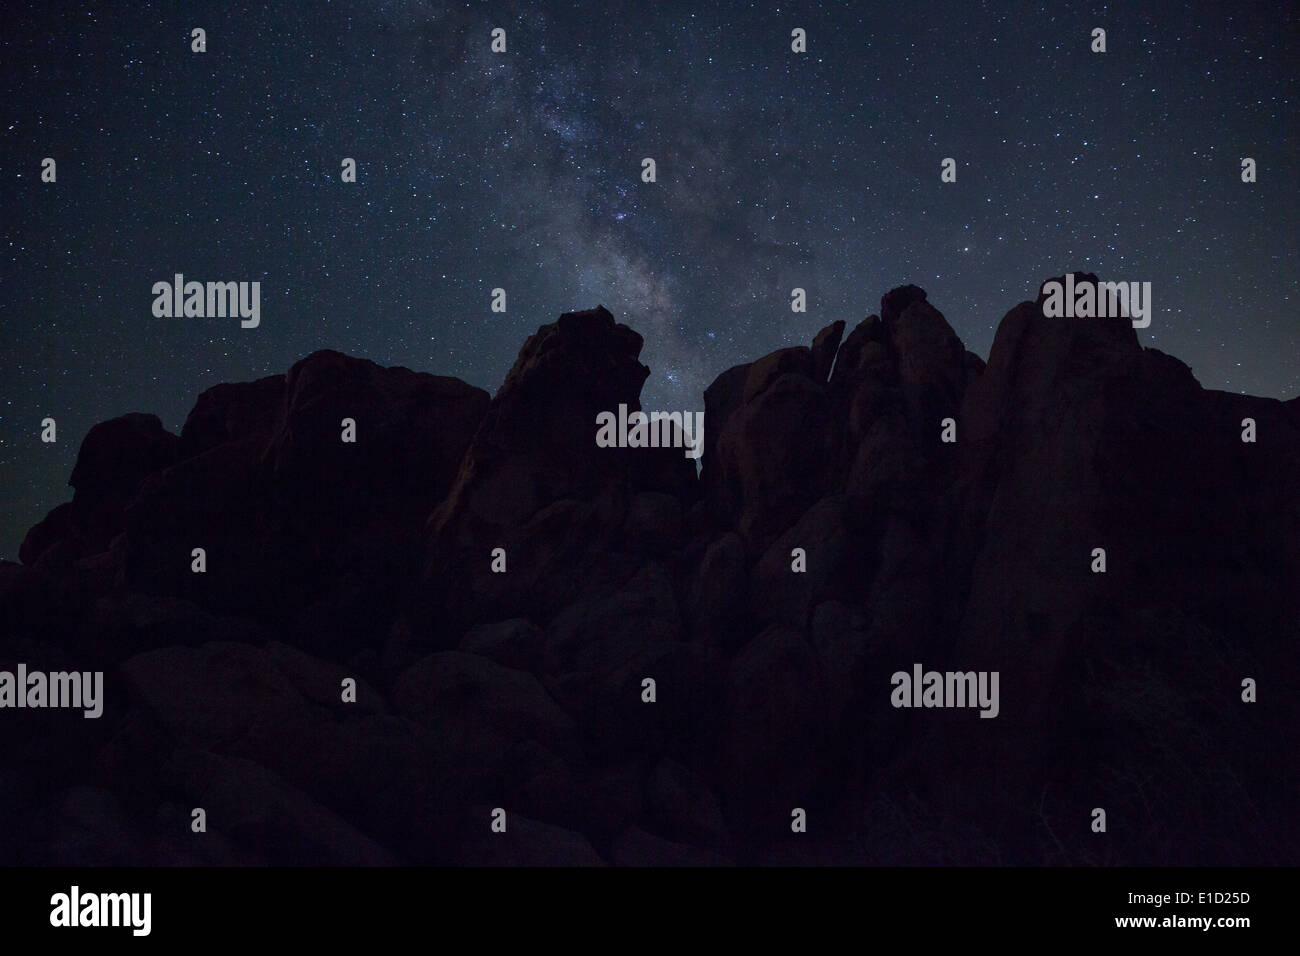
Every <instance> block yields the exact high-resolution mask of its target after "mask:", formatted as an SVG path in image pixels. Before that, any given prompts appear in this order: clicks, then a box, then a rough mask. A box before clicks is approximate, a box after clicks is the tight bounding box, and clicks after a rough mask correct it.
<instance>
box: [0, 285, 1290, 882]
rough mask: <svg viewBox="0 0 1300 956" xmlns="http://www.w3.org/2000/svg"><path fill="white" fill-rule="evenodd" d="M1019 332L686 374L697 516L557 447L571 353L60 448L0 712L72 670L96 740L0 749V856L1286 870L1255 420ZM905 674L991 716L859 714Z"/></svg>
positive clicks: (17, 597)
mask: <svg viewBox="0 0 1300 956" xmlns="http://www.w3.org/2000/svg"><path fill="white" fill-rule="evenodd" d="M1075 281H1076V282H1086V281H1096V277H1095V276H1091V275H1090V274H1082V273H1081V274H1076V280H1075ZM1042 304H1043V296H1042V294H1041V292H1040V295H1039V297H1038V299H1037V301H1026V302H1022V303H1020V304H1019V305H1017V306H1015V307H1014V308H1012V309H1011V310H1010V311H1009V312H1008V313H1007V315H1006V316H1005V317H1004V318H1003V320H1002V322H1001V324H1000V325H999V327H998V330H997V333H996V335H995V337H994V341H993V346H992V349H991V352H990V354H989V359H988V362H987V364H986V363H984V362H983V361H982V360H981V359H980V358H979V357H978V356H975V355H974V354H972V353H971V352H969V351H967V350H966V349H965V348H964V347H963V345H962V343H961V342H960V340H959V339H958V337H957V336H956V334H955V333H954V332H953V330H952V328H951V327H950V326H949V324H948V322H947V321H946V319H945V318H944V317H943V315H942V314H941V313H940V312H939V311H938V310H937V309H936V308H935V307H934V306H933V305H932V304H931V303H930V302H929V301H928V300H927V298H926V294H925V292H924V291H923V290H922V289H920V288H918V287H916V286H903V287H900V288H896V289H892V290H890V291H889V292H887V293H886V294H885V295H884V296H883V298H882V300H881V306H880V314H879V316H875V315H872V316H869V317H868V318H866V319H865V320H863V321H862V322H860V323H858V324H857V325H856V326H855V327H853V328H852V329H851V330H848V334H847V335H845V331H846V327H845V325H844V323H843V322H840V321H837V322H835V323H832V324H831V325H829V326H827V327H826V328H823V329H822V330H821V331H820V332H818V333H817V334H816V336H815V338H814V339H813V341H812V345H811V346H810V347H803V346H800V347H795V348H786V349H780V350H778V351H776V352H773V353H771V354H769V355H767V356H759V357H756V358H755V360H754V361H752V362H749V363H746V364H743V365H738V366H735V367H733V368H731V369H729V370H727V371H725V372H723V373H722V374H721V375H719V376H718V378H717V379H716V380H715V381H714V382H713V383H712V384H711V385H710V386H709V387H708V389H707V390H706V391H705V393H704V396H703V404H704V411H705V424H706V428H705V432H704V436H703V442H702V448H703V460H702V462H701V463H700V466H701V470H700V472H699V476H698V478H697V476H696V470H695V464H696V463H695V462H694V461H692V460H691V459H689V458H687V457H686V456H685V455H684V454H683V449H681V448H602V447H599V446H598V445H597V444H596V440H595V437H596V429H597V421H596V419H597V415H599V414H600V413H602V412H611V413H614V414H615V415H616V416H617V415H618V411H619V406H620V405H623V406H625V407H626V409H627V411H629V412H632V411H636V410H639V409H640V390H641V386H642V384H643V382H644V380H645V378H646V376H647V374H648V369H647V368H646V366H645V365H643V364H641V362H640V361H639V356H640V350H641V344H642V343H641V338H640V336H639V335H637V334H636V333H635V332H633V331H632V330H631V329H629V328H627V327H626V326H624V325H620V324H618V323H616V322H615V321H614V318H613V316H612V315H611V314H610V313H609V312H608V311H606V310H605V309H603V308H597V309H594V310H590V311H586V312H573V313H566V314H565V315H563V316H561V317H560V319H559V320H558V321H557V322H555V323H553V324H550V325H545V326H542V327H541V328H539V329H538V331H537V332H536V333H535V334H534V335H532V336H530V337H529V339H528V340H527V342H526V343H525V344H524V346H523V348H522V349H521V351H520V353H519V357H518V359H517V361H516V362H515V364H514V367H513V368H512V369H511V371H510V373H509V374H508V375H507V377H506V379H505V381H504V382H503V383H502V385H501V388H500V389H499V390H498V392H497V394H496V395H495V397H492V398H489V396H488V394H487V393H486V392H484V391H482V390H480V389H476V388H473V387H471V386H469V385H466V384H465V383H462V382H459V381H457V380H455V379H449V378H442V377H438V376H433V375H425V374H422V373H416V372H412V371H410V370H408V369H404V368H387V369H386V368H381V367H380V366H378V365H375V364H374V363H372V362H368V361H364V360H361V359H355V358H350V357H347V356H344V355H341V354H339V353H337V352H331V351H323V352H317V353H314V354H312V355H310V356H308V357H307V358H305V359H303V360H302V361H301V362H299V363H297V364H296V365H294V367H293V368H292V369H290V370H289V372H288V373H287V374H286V375H283V376H280V375H276V376H270V377H267V378H263V379H260V380H258V381H255V382H249V383H233V384H223V385H219V386H217V387H215V388H211V389H208V390H207V391H205V392H204V393H203V394H202V395H200V396H199V399H198V401H197V402H196V404H195V407H194V409H193V411H192V412H191V413H190V416H189V418H188V419H187V420H186V423H185V427H184V428H183V429H182V432H181V436H180V438H179V439H177V438H176V437H175V436H172V435H169V434H168V433H167V432H166V431H164V430H163V429H162V426H161V423H160V422H159V420H158V419H156V418H154V417H153V416H145V415H128V416H124V417H122V418H118V419H113V420H112V421H109V422H105V423H104V424H102V425H98V426H96V427H95V428H94V429H92V430H91V432H90V433H89V434H88V435H87V437H86V440H85V441H84V442H83V444H82V448H81V453H80V455H79V457H78V461H77V466H76V469H75V470H74V473H73V481H72V484H73V485H74V487H75V489H76V493H75V496H74V498H73V500H72V501H70V502H67V503H65V504H62V505H59V506H58V507H56V508H55V509H53V510H52V511H51V512H50V514H49V515H48V516H47V517H46V518H45V520H44V521H42V522H41V523H39V524H38V525H36V526H35V527H34V528H32V529H31V531H30V532H29V533H28V535H27V538H26V539H25V541H24V543H23V547H22V551H21V558H22V562H23V563H22V564H21V565H18V564H11V563H8V562H0V669H3V668H6V667H13V666H16V664H17V663H18V662H24V663H26V664H27V665H28V666H30V667H41V668H45V669H47V670H55V669H79V670H84V669H87V668H95V669H102V670H103V671H104V672H105V687H106V690H105V708H104V716H103V717H102V718H101V719H99V720H95V721H88V720H83V719H82V718H81V717H80V716H79V715H77V714H75V713H74V714H68V713H64V712H55V711H48V710H23V711H17V710H14V711H6V714H7V716H6V717H5V719H4V721H2V722H0V816H3V817H4V819H5V820H6V821H9V823H8V824H7V826H6V827H3V828H0V857H3V858H4V859H6V860H13V861H17V862H20V863H35V864H48V863H54V864H62V865H121V864H129V865H156V864H177V863H179V864H186V865H205V864H218V865H250V864H251V865H257V864H266V863H271V864H283V863H316V864H387V863H393V862H404V863H469V864H516V865H518V864H533V865H548V864H592V865H598V864H601V863H605V862H612V863H615V864H630V865H715V864H725V863H729V862H733V861H734V862H736V863H740V864H752V863H759V864H764V863H768V864H783V863H864V862H884V863H891V864H899V863H926V864H953V863H958V864H977V863H1031V864H1042V863H1048V864H1124V865H1130V864H1138V865H1142V864H1184V863H1186V864H1206V863H1222V864H1229V865H1232V864H1240V863H1281V864H1291V865H1294V864H1295V863H1297V862H1300V839H1298V838H1297V836H1296V832H1295V828H1294V826H1293V822H1294V821H1293V820H1292V816H1293V815H1294V806H1293V805H1294V799H1293V798H1294V794H1293V793H1292V788H1291V783H1290V781H1292V780H1293V779H1294V778H1295V777H1296V772H1297V767H1296V762H1297V754H1300V698H1297V697H1296V695H1294V694H1289V693H1287V692H1286V688H1289V687H1293V686H1295V685H1296V684H1297V683H1300V662H1297V658H1296V655H1295V653H1294V648H1295V646H1296V641H1297V639H1300V399H1295V400H1292V401H1289V402H1279V401H1274V400H1271V399H1262V398H1251V397H1246V396H1240V395H1231V394H1227V393H1223V392H1213V391H1207V390H1205V389H1203V388H1201V386H1200V385H1199V384H1198V383H1197V382H1196V380H1195V378H1194V377H1193V375H1192V372H1191V370H1190V369H1189V368H1188V367H1187V366H1186V365H1184V364H1183V363H1181V362H1179V361H1178V360H1177V359H1175V358H1173V357H1171V356H1168V355H1166V354H1164V353H1162V352H1159V351H1157V350H1155V349H1151V348H1143V347H1142V346H1141V344H1140V342H1139V340H1138V338H1137V335H1136V333H1135V331H1134V329H1133V328H1132V323H1131V321H1130V320H1128V319H1123V318H1093V319H1088V318H1047V317H1045V316H1044V315H1043V314H1042ZM345 419H350V420H351V422H352V423H353V424H354V425H355V438H356V441H355V442H352V441H344V440H343V434H344V429H345V427H351V426H349V425H345V422H344V420H345ZM1247 420H1249V421H1247ZM1248 426H1249V427H1250V428H1252V429H1253V437H1254V440H1253V441H1243V440H1242V435H1243V430H1244V429H1246V428H1247V427H1248ZM196 548H202V549H203V551H204V560H205V562H206V566H205V568H204V570H202V571H201V572H198V571H196V570H193V568H194V567H196V563H195V562H196V560H197V559H196V558H195V557H194V549H196ZM496 549H500V550H499V551H498V550H496ZM1094 549H1105V561H1106V565H1105V571H1104V573H1103V572H1101V571H1100V570H1099V569H1098V565H1097V561H1098V557H1097V555H1098V553H1099V552H1096V551H1095V550H1094ZM917 664H920V665H921V666H923V667H924V668H925V669H926V670H930V669H934V670H939V671H950V670H952V671H962V672H964V671H996V672H997V673H998V674H999V683H1000V699H999V703H998V713H997V716H996V718H994V719H984V718H981V717H980V715H979V708H977V707H963V708H920V709H916V708H899V707H896V706H894V702H893V690H894V686H893V684H894V682H893V680H892V677H893V675H894V673H895V672H897V671H903V672H905V673H909V674H910V673H911V671H912V668H913V666H914V665H917ZM1246 678H1251V679H1254V680H1257V681H1258V682H1259V690H1258V693H1259V703H1246V702H1245V701H1243V699H1242V696H1241V695H1242V689H1243V683H1242V682H1243V680H1245V679H1246ZM350 681H355V682H356V696H355V700H353V699H351V698H350V697H346V698H345V696H344V693H343V691H344V688H345V687H350V686H351V685H350V684H349V683H348V682H350ZM70 718H71V719H70ZM199 805H201V806H204V807H205V808H206V809H207V811H208V814H209V827H210V832H209V833H208V834H207V836H206V839H205V840H203V841H199V842H198V843H196V842H195V841H187V840H186V839H185V836H186V834H187V833H188V826H189V818H188V814H189V809H190V808H191V807H193V806H199ZM1096 806H1103V807H1105V808H1106V809H1107V812H1108V813H1109V814H1111V818H1112V820H1121V821H1123V825H1122V826H1115V827H1114V828H1113V829H1112V830H1110V831H1108V833H1107V836H1106V840H1105V841H1104V843H1103V842H1102V841H1098V840H1096V839H1091V838H1092V837H1095V834H1092V833H1091V831H1090V830H1089V828H1088V826H1087V823H1088V819H1089V814H1090V812H1091V810H1092V808H1093V807H1096ZM796 807H798V808H803V809H805V810H806V811H807V812H808V817H809V821H810V822H809V832H808V834H806V835H805V834H795V833H791V832H790V830H789V823H790V820H791V812H792V810H793V809H794V808H796ZM496 808H502V809H504V810H505V811H506V814H507V821H508V822H507V831H506V832H505V833H494V832H492V830H491V829H490V826H491V821H492V814H493V810H494V809H496Z"/></svg>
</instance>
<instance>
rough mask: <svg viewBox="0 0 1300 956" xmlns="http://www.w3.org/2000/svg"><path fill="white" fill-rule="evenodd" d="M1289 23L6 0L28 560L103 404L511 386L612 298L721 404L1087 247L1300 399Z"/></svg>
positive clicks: (630, 7) (1017, 283) (13, 337)
mask: <svg viewBox="0 0 1300 956" xmlns="http://www.w3.org/2000/svg"><path fill="white" fill-rule="evenodd" d="M119 7H120V8H123V9H117V8H119ZM1298 20H1300V18H1297V17H1295V16H1294V15H1293V14H1289V13H1288V9H1287V5H1286V4H1282V3H1276V4H1275V3H1249V2H1235V0H1234V2H1222V3H1200V4H1190V5H1188V4H1182V3H1137V2H1135V3H1122V4H1114V5H1108V4H1092V3H1063V2H1046V3H1028V2H1007V3H986V2H976V0H934V2H930V0H926V2H917V3H898V2H893V0H891V2H887V3H865V2H855V3H845V2H840V0H835V2H826V3H779V2H763V3H733V2H726V0H717V2H709V3H704V2H701V3H684V2H672V0H663V2H659V0H656V2H648V3H642V4H633V3H630V2H629V3H614V4H610V3H605V2H587V0H584V2H580V3H574V2H557V0H551V2H540V3H527V2H518V0H515V2H508V0H501V2H471V3H465V2H459V3H444V2H440V0H366V2H362V0H357V2H344V0H333V2H329V0H313V2H310V3H285V4H270V5H267V7H263V6H262V5H253V4H244V3H234V2H232V3H220V4H216V3H212V4H185V5H180V4H173V3H157V2H153V3H150V2H138V3H136V2H133V3H131V4H90V5H85V4H77V3H60V4H50V3H46V2H40V3H30V4H15V3H13V2H11V3H9V4H6V10H5V21H4V24H3V26H0V82H2V83H3V89H4V94H5V95H4V100H3V104H2V105H0V182H2V183H3V190H2V193H0V253H3V255H2V256H0V356H3V365H2V366H0V369H2V371H0V496H2V497H3V499H4V504H3V505H2V506H0V558H5V559H9V560H16V557H17V552H18V545H19V543H20V542H21V540H22V536H23V534H24V532H25V530H26V528H27V527H29V526H30V525H32V524H33V523H35V522H36V521H38V520H39V519H40V518H41V517H42V516H43V515H44V513H45V512H46V511H47V510H48V509H49V508H51V507H53V506H54V505H56V504H58V503H59V502H60V501H64V500H67V499H68V498H69V497H70V495H71V489H69V488H68V487H67V485H66V481H67V477H68V475H69V474H70V473H71V469H72V464H73V461H74V460H75V456H76V451H77V447H78V446H79V444H80V442H81V439H82V438H83V437H84V436H85V433H86V431H87V430H88V429H89V428H90V426H91V425H93V424H94V423H96V422H98V421H102V420H104V419H107V418H111V417H113V416H116V415H119V414H122V413H125V412H130V411H145V412H153V413H155V414H157V415H158V416H159V417H160V418H161V419H162V421H163V423H164V425H165V426H167V427H168V428H169V429H172V430H173V431H177V432H179V430H180V427H181V425H182V424H183V423H184V420H185V416H186V414H187V413H188V411H189V409H190V408H191V407H192V405H193V402H194V399H195V397H196V396H197V395H198V394H199V392H201V391H202V390H203V389H206V388H208V387H210V386H212V385H215V384H217V383H219V382H223V381H241V380H248V379H252V378H256V377H260V376H263V375H267V374H272V373H276V372H283V371H285V370H287V369H288V367H289V366H290V365H291V364H292V363H293V362H295V361H297V360H298V359H300V358H302V357H303V356H304V355H306V354H308V353H310V352H312V351H314V350H315V349H318V348H334V349H339V350H341V351H344V352H348V353H350V354H355V355H359V356H364V357H366V358H370V359H373V360H375V361H377V362H379V363H381V364H384V365H406V366H408V367H411V368H414V369H418V370H421V371H429V372H435V373H438V374H446V375H455V376H458V377H460V378H463V379H465V380H466V381H468V382H471V383H473V384H475V385H478V386H481V387H483V388H486V389H488V390H489V391H495V389H496V388H497V386H498V385H499V384H500V382H501V380H502V378H503V376H504V375H505V373H506V371H507V370H508V369H509V367H510V365H511V364H512V363H513V361H514V358H515V355H516V353H517V352H518V349H519V347H520V345H522V343H523V341H524V339H525V338H526V337H527V335H528V334H529V333H531V332H532V331H534V330H535V329H536V328H537V326H538V325H541V324H543V323H546V322H550V321H553V320H554V319H555V317H556V316H557V315H559V314H560V313H561V312H565V311H570V310H574V309H582V308H591V307H593V306H595V305H596V304H597V303H603V304H604V305H605V306H606V307H607V308H609V309H610V310H611V311H612V312H613V313H614V314H615V316H616V317H617V318H618V319H619V320H620V321H624V322H627V323H628V324H630V325H631V326H633V327H634V328H636V329H637V330H638V331H639V332H641V333H642V335H643V336H644V337H645V340H646V345H645V349H644V350H643V352H642V356H641V358H642V361H643V362H645V363H646V364H647V365H648V366H649V367H650V369H651V376H650V378H649V380H648V381H647V383H646V387H645V390H644V392H643V396H642V399H643V405H644V406H645V407H647V408H662V409H683V410H685V409H700V408H703V399H702V396H701V393H702V391H703V389H704V388H705V387H706V386H707V385H708V383H709V382H711V381H712V380H713V378H714V377H715V376H716V375H718V374H719V373H720V372H722V371H724V370H725V369H727V368H728V367H730V366H732V365H735V364H737V363H740V362H743V361H749V360H751V359H754V358H757V357H759V356H761V355H763V354H765V353H767V352H769V351H771V350H773V349H776V348H781V347H784V346H787V345H794V344H806V343H808V342H809V341H810V340H811V338H812V336H813V335H814V334H815V333H816V332H817V330H818V329H820V328H821V327H823V326H824V325H826V324H828V323H830V322H832V321H834V320H836V319H844V320H846V322H848V323H849V325H850V327H851V326H852V325H853V324H854V323H856V322H857V321H859V320H861V319H862V318H864V317H865V316H867V315H868V314H870V313H872V312H875V311H878V309H879V302H880V296H881V294H882V293H884V292H885V291H887V290H888V289H890V288H892V287H894V286H897V285H902V284H904V283H908V282H914V283H916V284H918V285H920V286H922V287H923V288H925V289H926V290H927V291H928V293H929V298H930V301H931V302H932V303H934V304H935V305H936V306H937V307H938V308H939V309H940V311H942V312H943V313H944V315H945V316H946V317H947V318H948V321H949V322H950V323H951V324H952V326H953V328H954V329H955V330H956V331H957V333H958V335H960V336H961V337H962V339H963V340H964V341H965V343H966V345H967V347H968V348H970V349H972V350H973V351H975V352H978V353H979V354H980V355H982V356H985V357H987V355H988V349H989V346H990V344H991V343H992V340H993V334H994V331H995V329H996V326H997V323H998V321H999V320H1000V319H1001V318H1002V316H1003V315H1004V314H1005V313H1006V312H1007V311H1008V310H1009V309H1010V308H1011V307H1012V306H1013V305H1014V304H1015V303H1017V302H1019V301H1021V300H1023V299H1026V298H1032V297H1033V296H1034V295H1035V293H1036V291H1037V288H1038V285H1039V283H1040V282H1041V281H1042V280H1043V279H1045V278H1048V277H1050V276H1053V275H1059V274H1062V273H1064V272H1065V271H1067V270H1076V271H1077V270H1090V271H1095V272H1097V273H1099V274H1100V275H1101V276H1102V278H1104V279H1113V280H1126V281H1149V282H1151V283H1152V299H1153V305H1154V314H1153V318H1152V322H1151V327H1150V328H1149V329H1145V330H1141V331H1139V333H1138V334H1139V337H1140V339H1141V341H1142V342H1143V344H1144V345H1148V346H1154V347H1156V348H1160V349H1162V350H1164V351H1166V352H1169V353H1171V354H1173V355H1176V356H1178V357H1179V358H1180V359H1182V360H1183V361H1185V362H1187V363H1188V364H1189V365H1190V366H1191V367H1192V370H1193V372H1194V373H1195V374H1196V376H1197V378H1198V379H1199V380H1200V381H1201V383H1202V384H1203V385H1204V386H1206V387H1207V388H1219V389H1226V390H1231V391H1238V392H1245V393H1249V394H1256V395H1266V396H1272V397H1277V398H1284V399H1289V398H1292V397H1295V396H1296V395H1297V394H1300V362H1298V361H1297V357H1298V356H1300V348H1298V346H1300V322H1298V321H1297V316H1296V314H1295V309H1296V305H1297V301H1298V300H1297V292H1298V291H1300V290H1298V283H1300V279H1297V276H1298V275H1300V254H1298V250H1297V233H1298V230H1297V225H1298V224H1300V220H1298V218H1297V212H1298V210H1297V197H1298V196H1300V190H1297V183H1300V123H1297V122H1296V119H1297V116H1296V96H1297V76H1298V75H1300V68H1298V64H1300V27H1298V26H1297V22H1298ZM193 27H202V28H203V29H204V30H205V31H206V34H207V52H205V53H201V54H200V53H194V52H191V49H190V31H191V29H192V28H193ZM494 27H502V28H504V29H505V30H506V41H507V51H506V52H505V53H503V54H502V53H493V52H492V51H491V49H490V44H491V31H492V29H493V28H494ZM796 27H798V28H802V29H804V30H806V31H807V46H808V49H807V52H806V53H804V54H796V53H794V52H792V51H791V48H790V44H791V36H790V34H791V30H792V29H794V28H796ZM1094 27H1102V28H1104V29H1105V30H1106V31H1107V37H1106V42H1107V52H1106V53H1104V54H1096V53H1093V52H1091V50H1090V45H1091V31H1092V29H1093V28H1094ZM46 156H49V157H53V158H55V160H56V162H57V164H58V165H57V171H58V180H57V182H56V183H54V184H46V183H42V182H41V181H40V169H41V160H42V159H43V158H44V157H46ZM1244 156H1250V157H1253V158H1255V159H1256V161H1257V163H1258V182H1256V183H1254V184H1245V183H1242V182H1241V174H1240V163H1241V158H1242V157H1244ZM344 157H352V158H355V159H356V161H357V182H356V183H355V184H348V183H344V182H342V181H341V178H340V163H341V161H342V159H343V158H344ZM645 157H651V158H653V159H654V160H655V162H656V166H657V178H658V181H657V182H655V183H644V182H642V181H641V160H642V159H643V158H645ZM945 157H952V158H954V159H955V160H956V161H957V182H955V183H941V181H940V163H941V161H942V159H944V158H945ZM177 272H180V273H183V274H184V275H185V276H186V278H187V279H197V280H199V281H208V280H213V281H218V280H219V281H253V280H257V281H260V282H261V284H262V285H261V289H262V303H261V325H260V327H259V328H257V329H251V330H250V329H241V328H240V327H239V322H238V320H237V319H220V318H188V319H186V318H173V319H160V318H155V317H154V316H153V314H152V310H151V306H152V303H153V295H152V293H151V288H152V285H153V283H154V282H157V281H168V282H170V280H171V278H172V276H173V275H174V274H175V273H177ZM796 286H797V287H801V288H804V289H806V290H807V295H808V311H807V313H806V314H803V315H799V314H794V313H792V312H791V310H790V292H791V289H792V288H794V287H796ZM497 287H501V288H504V289H505V290H506V292H507V309H508V311H507V312H506V313H505V314H499V313H493V312H492V311H491V310H490V302H491V290H492V289H494V288H497ZM46 416H51V417H54V418H55V419H56V421H57V422H58V429H59V441H58V443H57V444H55V445H45V444H42V443H41V441H40V422H41V419H42V418H44V417H46Z"/></svg>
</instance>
